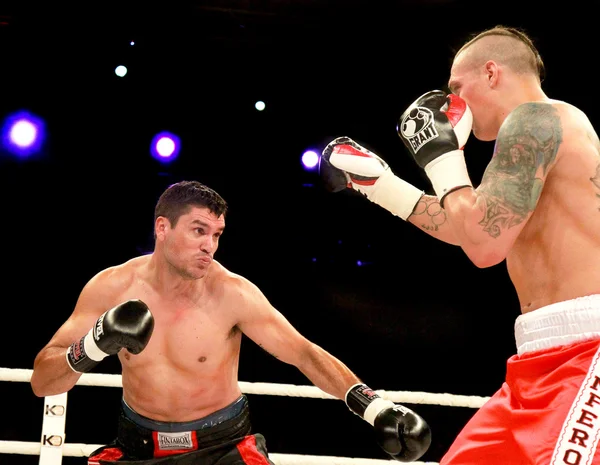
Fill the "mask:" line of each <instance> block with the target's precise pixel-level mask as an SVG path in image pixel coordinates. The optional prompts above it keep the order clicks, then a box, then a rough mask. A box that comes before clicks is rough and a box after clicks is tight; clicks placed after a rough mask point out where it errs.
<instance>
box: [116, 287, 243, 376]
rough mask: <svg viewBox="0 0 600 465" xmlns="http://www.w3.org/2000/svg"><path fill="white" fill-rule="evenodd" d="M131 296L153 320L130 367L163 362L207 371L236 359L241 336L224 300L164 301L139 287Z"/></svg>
mask: <svg viewBox="0 0 600 465" xmlns="http://www.w3.org/2000/svg"><path fill="white" fill-rule="evenodd" d="M133 292H134V293H135V294H136V295H138V296H139V297H138V298H140V299H142V300H143V301H144V302H145V303H146V304H147V305H148V308H149V309H150V311H151V312H152V314H153V316H154V331H153V333H152V337H151V338H150V341H149V343H148V345H147V347H146V349H145V350H144V352H142V353H141V354H140V355H138V356H136V357H128V358H127V361H128V362H129V363H142V364H143V363H145V362H146V361H148V360H152V363H157V362H160V361H161V360H162V361H165V362H167V363H170V364H174V365H177V366H179V367H180V368H183V369H186V370H192V371H197V370H202V371H204V370H210V369H211V367H214V368H216V367H219V366H221V365H222V364H223V363H224V361H225V360H227V359H235V358H236V357H237V353H238V352H239V347H240V341H241V336H240V334H239V331H238V330H237V328H236V326H235V321H234V317H233V314H232V312H231V310H230V308H228V306H227V304H226V303H225V302H224V301H223V299H218V298H216V297H215V296H213V295H210V294H208V293H204V294H202V295H201V296H200V297H199V298H196V299H190V298H188V297H184V296H177V297H173V296H169V297H165V296H162V295H160V294H159V293H157V292H156V291H154V290H152V289H149V288H147V287H146V286H140V287H139V288H138V289H137V290H133Z"/></svg>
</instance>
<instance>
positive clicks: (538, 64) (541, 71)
mask: <svg viewBox="0 0 600 465" xmlns="http://www.w3.org/2000/svg"><path fill="white" fill-rule="evenodd" d="M488 36H503V37H509V38H512V39H515V40H518V41H519V42H521V43H523V44H524V45H525V46H526V47H527V48H528V50H529V51H530V52H531V55H530V59H529V60H526V61H527V62H528V65H529V67H531V70H532V71H534V72H536V73H537V75H538V78H539V80H540V82H542V81H543V80H544V78H545V75H546V69H545V66H544V61H543V60H542V57H541V55H540V52H539V51H538V49H537V48H536V46H535V44H534V43H533V40H532V39H531V37H530V36H529V35H528V34H527V32H525V30H523V29H519V28H516V27H509V26H503V25H497V26H494V27H492V28H489V29H485V30H483V31H481V32H477V33H474V34H472V35H471V36H470V37H469V39H468V40H467V42H465V44H464V45H463V46H462V47H461V48H460V49H459V50H458V51H457V52H456V54H455V56H456V55H458V54H459V53H460V52H462V51H463V50H464V49H466V48H467V47H469V46H471V45H472V44H473V43H475V42H477V41H478V40H479V39H482V38H483V37H488Z"/></svg>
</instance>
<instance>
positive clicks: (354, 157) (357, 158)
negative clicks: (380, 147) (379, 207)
mask: <svg viewBox="0 0 600 465" xmlns="http://www.w3.org/2000/svg"><path fill="white" fill-rule="evenodd" d="M386 172H389V166H388V164H387V163H386V162H385V161H383V160H382V159H381V158H380V157H379V156H377V155H375V154H374V153H373V152H371V151H370V150H368V149H366V148H364V147H362V146H361V145H360V144H358V143H356V142H354V141H353V140H352V139H350V138H349V137H338V138H337V139H334V140H332V141H331V142H330V143H329V144H327V146H326V147H325V149H323V153H322V154H321V159H320V161H319V173H320V174H321V177H322V178H323V180H324V181H325V186H326V187H327V189H328V190H329V191H331V192H339V191H341V190H343V189H346V188H348V189H354V190H356V191H358V192H360V193H361V194H363V195H365V196H367V197H368V194H369V193H370V192H371V191H373V189H374V187H375V183H376V182H377V181H378V180H379V178H380V177H381V176H383V175H384V174H385V173H386Z"/></svg>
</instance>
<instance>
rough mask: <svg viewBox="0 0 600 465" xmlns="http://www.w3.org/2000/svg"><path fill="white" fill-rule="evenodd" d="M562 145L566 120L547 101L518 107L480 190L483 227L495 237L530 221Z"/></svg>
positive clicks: (500, 138)
mask: <svg viewBox="0 0 600 465" xmlns="http://www.w3.org/2000/svg"><path fill="white" fill-rule="evenodd" d="M561 142H562V127H561V124H560V117H559V115H558V112H557V111H556V109H555V108H554V107H552V106H551V105H548V104H545V103H527V104H524V105H521V106H519V107H518V108H516V109H515V110H514V111H513V112H512V113H511V114H510V115H509V116H508V118H507V119H506V121H505V122H504V123H503V125H502V127H501V128H500V132H499V133H498V138H497V139H496V146H495V148H494V155H493V157H492V160H491V161H490V163H489V165H488V166H487V168H486V170H485V173H484V176H483V179H482V182H481V185H480V186H479V188H478V189H477V191H478V193H479V194H481V196H482V197H483V199H484V200H485V204H486V207H485V216H484V218H483V220H482V221H481V222H480V224H481V225H482V226H483V230H484V231H486V232H487V233H488V234H489V235H490V236H492V237H498V236H499V235H500V233H501V232H502V229H503V228H505V229H508V228H510V227H512V226H515V225H517V224H519V223H521V222H523V221H524V220H525V218H527V215H528V214H529V213H531V212H532V211H533V210H534V208H535V206H536V204H537V201H538V199H539V197H540V195H541V193H542V186H543V184H544V181H543V179H542V178H540V177H538V175H537V173H538V170H539V169H540V168H541V169H542V173H543V174H545V173H546V172H547V170H548V167H549V166H550V164H551V163H552V162H553V161H554V160H555V158H556V154H557V152H558V148H559V147H560V144H561Z"/></svg>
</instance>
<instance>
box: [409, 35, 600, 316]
mask: <svg viewBox="0 0 600 465" xmlns="http://www.w3.org/2000/svg"><path fill="white" fill-rule="evenodd" d="M531 59H532V58H531V51H530V50H529V49H528V48H527V46H526V45H525V44H523V43H521V42H519V41H518V40H515V39H510V38H502V37H498V36H488V37H483V38H480V39H479V40H477V41H476V42H474V43H471V44H470V45H468V46H466V47H463V49H462V50H461V51H459V53H458V54H457V55H456V56H455V58H454V61H453V64H452V69H451V72H450V79H449V81H448V87H449V89H450V90H451V92H452V93H454V94H456V95H458V96H459V97H461V98H462V99H463V100H464V101H465V102H466V103H467V105H469V108H470V109H471V112H472V114H473V125H472V135H473V136H475V137H476V138H477V139H479V140H482V141H495V146H494V152H493V155H492V158H491V160H490V162H489V164H488V166H487V167H486V170H485V172H484V174H483V177H482V180H481V184H480V185H479V186H478V187H477V188H472V187H466V188H462V189H457V190H456V191H454V192H452V193H450V194H448V195H447V196H446V198H445V199H444V208H443V209H442V208H441V206H440V203H439V201H438V199H437V197H435V196H429V195H426V196H423V198H422V199H421V201H420V202H419V204H418V205H417V206H416V208H415V209H414V211H413V214H412V215H411V216H410V217H409V218H408V220H409V221H410V222H411V223H412V224H414V225H415V226H417V227H419V228H420V229H422V230H423V231H425V232H427V233H428V234H430V235H431V236H434V237H436V238H438V239H440V240H443V241H445V242H448V243H451V244H456V245H459V246H460V247H461V248H462V249H463V251H464V252H465V253H466V254H467V256H468V257H469V259H470V260H471V261H472V262H473V263H474V264H475V265H476V266H478V267H482V268H483V267H489V266H493V265H496V264H498V263H500V262H502V261H503V260H506V265H507V268H508V273H509V275H510V279H511V280H512V282H513V284H514V286H515V289H516V291H517V295H518V298H519V301H520V306H521V312H522V313H527V312H529V311H532V310H535V309H537V308H540V307H543V306H546V305H549V304H552V303H555V302H560V301H565V300H569V299H573V298H576V297H581V296H586V295H590V294H597V293H600V266H598V264H599V263H600V142H599V140H598V136H597V134H596V132H595V131H594V128H593V127H592V124H591V123H590V121H589V119H588V117H587V116H586V115H585V114H584V113H583V112H582V111H581V110H579V109H577V108H576V107H574V106H573V105H570V104H568V103H566V102H562V101H558V100H552V99H550V98H548V96H547V95H546V94H545V93H544V91H543V90H542V88H541V82H540V78H539V75H537V74H536V73H535V72H534V71H533V67H532V66H530V65H529V64H527V63H531ZM527 60H530V61H527ZM511 63H512V64H511ZM468 151H469V149H468V142H467V145H466V147H465V154H466V155H467V156H468Z"/></svg>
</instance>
